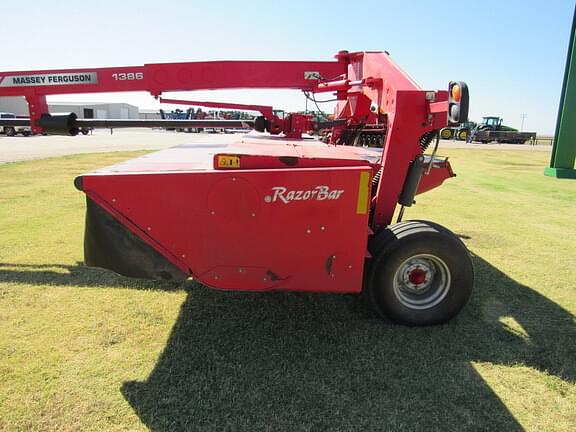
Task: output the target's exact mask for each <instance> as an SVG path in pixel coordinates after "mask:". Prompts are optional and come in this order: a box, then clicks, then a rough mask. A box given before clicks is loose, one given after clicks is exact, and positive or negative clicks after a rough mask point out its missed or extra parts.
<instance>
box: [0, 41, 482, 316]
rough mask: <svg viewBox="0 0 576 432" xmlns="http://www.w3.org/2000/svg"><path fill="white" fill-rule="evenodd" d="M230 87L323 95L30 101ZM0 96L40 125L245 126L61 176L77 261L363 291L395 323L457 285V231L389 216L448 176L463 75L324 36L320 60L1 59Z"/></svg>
mask: <svg viewBox="0 0 576 432" xmlns="http://www.w3.org/2000/svg"><path fill="white" fill-rule="evenodd" d="M233 88H272V89H280V88H284V89H295V90H300V91H302V92H304V93H305V95H306V96H307V97H308V98H310V99H312V100H314V101H315V102H318V101H317V100H316V94H319V93H329V94H332V95H333V98H334V99H336V100H337V104H336V109H335V113H334V116H333V117H330V118H327V119H326V121H322V119H320V121H319V119H318V118H315V116H314V115H311V114H302V113H287V114H286V115H284V116H279V115H277V114H275V112H274V111H273V110H272V109H271V107H261V110H260V113H261V114H262V115H260V116H259V117H257V118H255V119H254V120H206V119H181V120H88V119H77V118H76V116H74V115H73V114H70V115H51V114H50V113H49V111H48V107H47V104H46V95H50V94H63V93H74V94H78V93H94V92H119V91H124V92H128V91H147V92H149V93H150V94H151V95H152V96H155V97H160V96H161V95H162V94H163V93H164V92H169V91H189V90H207V89H212V90H213V89H233ZM0 96H24V97H25V98H26V100H27V101H28V104H29V113H30V118H29V120H28V124H30V125H31V127H32V128H33V129H35V131H39V132H46V133H49V134H72V135H73V134H76V133H78V130H79V128H80V127H115V128H116V127H129V126H153V127H157V126H164V127H165V126H170V127H172V126H173V127H221V128H243V127H247V126H250V127H251V128H253V129H254V131H253V132H250V133H249V134H248V135H246V136H244V137H242V138H239V139H238V140H237V141H236V142H234V143H229V142H225V141H224V140H223V142H221V143H217V144H214V143H213V141H210V142H207V143H201V144H198V145H194V144H189V145H184V146H178V147H174V148H171V149H167V150H164V151H161V152H158V153H153V154H149V155H146V156H143V157H140V158H137V159H133V160H129V161H126V162H122V163H120V164H118V165H115V166H112V167H108V168H102V169H99V170H97V171H94V172H91V173H87V174H84V175H81V176H79V177H77V178H76V179H75V182H74V183H75V186H76V187H77V188H78V189H79V190H80V191H83V192H84V193H85V194H86V202H87V209H86V225H85V238H84V259H85V263H86V265H89V266H97V267H102V268H106V269H110V270H112V271H115V272H117V273H120V274H122V275H126V276H129V277H139V278H151V279H161V280H185V279H187V278H190V277H192V278H194V279H196V280H198V281H199V282H201V283H203V284H205V285H208V286H211V287H213V288H217V289H224V290H249V291H250V290H251V291H273V290H293V291H308V292H322V293H328V292H330V293H356V294H360V293H364V294H365V297H366V299H368V301H369V302H370V303H371V304H372V305H373V307H374V308H375V310H376V311H377V312H378V313H380V314H382V315H385V316H388V317H390V318H392V319H393V320H395V321H397V322H400V323H403V324H408V325H429V324H437V323H442V322H445V321H447V320H449V319H450V318H452V317H453V316H455V315H456V314H457V313H458V312H459V311H460V310H461V309H462V307H463V306H464V305H465V303H466V302H467V300H468V298H469V296H470V293H471V290H472V287H473V281H474V275H473V267H472V262H471V258H470V256H469V254H468V251H467V249H466V247H465V246H464V244H463V243H462V241H461V240H460V238H459V237H458V236H457V235H455V234H453V233H452V232H450V231H449V230H448V229H447V228H445V227H442V226H440V225H438V224H437V223H434V222H426V221H421V220H414V221H404V220H403V218H404V213H405V209H406V208H408V207H410V206H412V205H413V204H414V203H415V196H416V195H418V194H421V193H424V192H426V191H428V190H430V189H433V188H435V187H438V186H440V185H441V184H442V183H443V182H444V181H445V180H447V179H449V178H451V177H453V176H454V173H453V171H452V168H451V165H450V163H449V162H448V159H447V158H441V157H438V156H437V155H436V149H437V146H438V142H439V132H440V130H441V129H442V128H444V127H445V126H447V124H450V125H453V124H460V123H463V122H466V121H467V115H468V89H467V87H466V84H465V83H463V82H450V83H449V85H448V88H447V90H423V89H422V88H420V87H419V86H418V85H417V84H416V83H415V82H414V81H413V80H412V79H411V78H410V77H409V76H408V75H407V74H406V73H405V72H404V71H402V70H401V69H400V68H399V67H398V66H397V65H396V64H395V63H394V61H393V60H392V59H391V57H390V56H389V55H388V53H385V52H354V53H349V52H347V51H340V52H339V53H338V54H337V55H336V56H335V61H302V62H298V61H277V62H274V61H213V62H188V63H168V64H146V65H144V66H135V67H119V68H102V69H75V70H54V71H46V70H44V71H24V72H1V73H0ZM3 122H4V121H0V124H6V123H3ZM308 131H315V132H316V133H318V134H319V135H321V136H323V138H324V142H323V141H320V140H315V139H310V138H307V137H303V134H305V133H306V132H308ZM432 149H433V150H432ZM428 150H432V151H431V154H430V153H428V154H426V152H427V151H428ZM438 205H445V204H444V203H438ZM455 205H456V203H455Z"/></svg>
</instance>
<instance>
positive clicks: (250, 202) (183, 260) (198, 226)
mask: <svg viewBox="0 0 576 432" xmlns="http://www.w3.org/2000/svg"><path fill="white" fill-rule="evenodd" d="M371 175H372V170H371V168H370V167H369V166H361V167H339V168H314V169H302V168H300V169H283V170H239V171H206V172H172V173H129V172H127V171H123V172H122V173H119V172H116V173H115V172H113V171H109V172H108V173H104V172H100V173H94V174H88V175H85V176H83V189H84V191H85V192H86V193H87V195H88V196H89V197H90V198H91V199H93V200H95V201H96V202H98V203H99V204H100V205H101V206H103V207H104V208H105V209H106V210H107V211H109V212H110V213H112V214H115V215H117V217H119V218H121V219H122V222H123V223H124V224H125V225H126V226H127V227H128V228H129V229H131V230H132V231H133V232H134V233H135V234H136V235H138V236H139V237H140V238H142V239H143V240H145V241H146V242H147V243H148V244H150V245H152V246H153V247H154V248H155V249H156V250H158V251H159V252H160V253H162V254H163V255H164V256H166V258H168V259H169V260H170V261H172V262H173V263H175V264H177V265H178V266H179V267H180V268H183V269H189V271H190V274H191V275H193V277H195V278H197V279H198V280H200V281H201V282H203V283H205V284H206V285H209V286H212V287H215V288H221V289H243V290H271V289H285V290H302V291H318V292H359V291H360V290H361V287H362V274H363V266H364V257H365V254H366V242H367V234H366V232H367V226H368V212H369V211H368V203H369V200H370V179H371Z"/></svg>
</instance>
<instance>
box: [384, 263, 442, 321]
mask: <svg viewBox="0 0 576 432" xmlns="http://www.w3.org/2000/svg"><path fill="white" fill-rule="evenodd" d="M450 284H451V277H450V270H449V269H448V266H447V265H446V263H445V262H444V261H443V260H441V259H440V258H438V257H437V256H434V255H428V254H420V255H414V256H411V257H410V258H408V259H406V260H405V261H404V262H402V264H400V266H398V269H397V270H396V273H395V274H394V282H393V285H394V295H395V296H396V298H397V299H398V301H400V303H402V304H403V305H404V306H406V307H407V308H409V309H415V310H422V309H430V308H432V307H434V306H436V305H437V304H439V303H440V302H441V301H442V300H444V298H445V297H446V295H447V294H448V291H450Z"/></svg>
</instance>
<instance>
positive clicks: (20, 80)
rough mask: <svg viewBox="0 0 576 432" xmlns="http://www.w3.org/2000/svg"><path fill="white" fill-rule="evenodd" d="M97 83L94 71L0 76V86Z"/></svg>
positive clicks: (96, 75)
mask: <svg viewBox="0 0 576 432" xmlns="http://www.w3.org/2000/svg"><path fill="white" fill-rule="evenodd" d="M75 84H98V74H97V73H96V72H75V73H51V74H34V75H7V76H4V77H0V87H27V86H39V85H40V86H54V85H75Z"/></svg>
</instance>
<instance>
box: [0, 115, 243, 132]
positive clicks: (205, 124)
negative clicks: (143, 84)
mask: <svg viewBox="0 0 576 432" xmlns="http://www.w3.org/2000/svg"><path fill="white" fill-rule="evenodd" d="M36 124H37V126H40V127H42V128H43V129H44V131H45V132H46V133H47V134H48V135H78V132H79V131H80V129H81V128H103V129H112V128H134V127H143V128H153V127H169V128H215V129H249V128H253V127H254V120H160V119H159V120H154V119H152V120H148V119H146V120H139V119H127V120H124V119H79V118H77V116H76V114H74V113H69V114H54V115H51V114H43V115H42V117H41V118H40V119H39V120H38V121H37V123H36ZM0 126H30V119H0Z"/></svg>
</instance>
